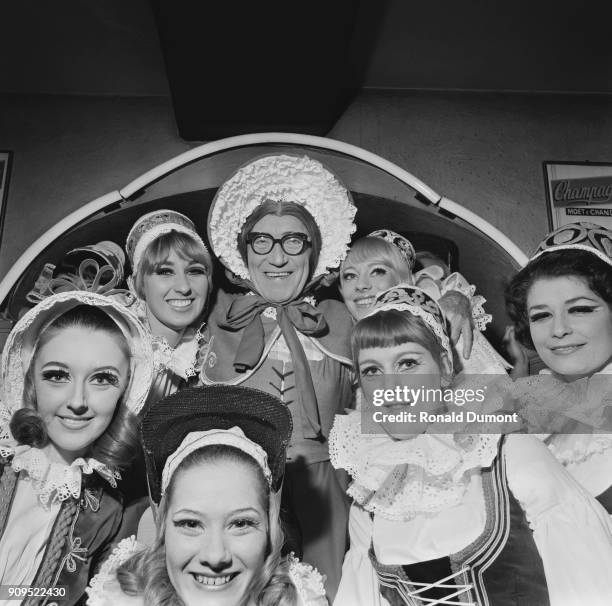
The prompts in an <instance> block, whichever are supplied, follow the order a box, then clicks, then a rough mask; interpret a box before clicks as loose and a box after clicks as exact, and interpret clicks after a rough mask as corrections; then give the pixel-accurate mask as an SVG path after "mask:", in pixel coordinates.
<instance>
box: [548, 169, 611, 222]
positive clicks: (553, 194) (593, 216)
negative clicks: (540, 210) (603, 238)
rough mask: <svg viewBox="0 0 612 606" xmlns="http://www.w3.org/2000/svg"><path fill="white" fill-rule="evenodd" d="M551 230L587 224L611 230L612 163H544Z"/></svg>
mask: <svg viewBox="0 0 612 606" xmlns="http://www.w3.org/2000/svg"><path fill="white" fill-rule="evenodd" d="M544 180H545V183H546V201H547V207H548V220H549V223H550V227H551V229H557V227H561V226H562V225H566V224H567V223H575V222H576V221H587V222H589V223H598V224H600V225H603V226H604V227H606V228H608V229H612V162H611V163H608V162H544Z"/></svg>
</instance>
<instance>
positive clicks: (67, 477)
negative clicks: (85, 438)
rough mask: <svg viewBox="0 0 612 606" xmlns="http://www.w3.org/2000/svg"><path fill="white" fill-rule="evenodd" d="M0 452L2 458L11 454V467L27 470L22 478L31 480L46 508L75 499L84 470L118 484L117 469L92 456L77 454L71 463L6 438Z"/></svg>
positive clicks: (17, 469) (114, 484)
mask: <svg viewBox="0 0 612 606" xmlns="http://www.w3.org/2000/svg"><path fill="white" fill-rule="evenodd" d="M0 456H2V457H3V458H5V459H8V458H11V457H12V459H11V462H10V466H11V468H12V469H13V471H15V472H16V473H20V472H24V473H25V474H27V475H26V478H25V479H26V480H29V481H31V482H32V487H33V488H34V491H35V492H36V494H37V495H38V499H39V501H40V503H41V505H42V506H43V507H44V508H45V509H47V508H48V507H50V506H51V505H53V504H55V503H58V502H60V501H65V500H66V499H69V498H70V497H73V498H75V499H78V498H79V497H80V496H81V484H82V474H83V473H85V474H88V475H89V474H92V473H93V472H94V471H95V472H97V473H98V474H99V475H100V476H101V477H102V478H104V479H105V480H106V481H107V482H108V483H109V484H110V485H111V486H113V488H114V487H116V486H117V480H120V479H121V475H120V474H119V472H117V471H113V470H111V469H109V468H108V467H107V466H106V465H104V464H103V463H100V461H97V460H96V459H94V458H91V457H89V458H87V459H84V458H81V457H79V458H78V459H75V460H74V461H73V462H72V463H71V464H70V465H66V464H64V463H52V462H50V461H49V459H48V457H47V454H46V453H45V452H44V451H42V450H41V449H39V448H33V447H31V446H19V445H15V444H10V443H6V442H3V443H0Z"/></svg>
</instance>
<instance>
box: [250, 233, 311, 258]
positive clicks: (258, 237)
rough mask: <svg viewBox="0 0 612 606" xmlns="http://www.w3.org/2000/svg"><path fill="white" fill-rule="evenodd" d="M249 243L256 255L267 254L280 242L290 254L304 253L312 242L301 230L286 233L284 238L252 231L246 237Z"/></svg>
mask: <svg viewBox="0 0 612 606" xmlns="http://www.w3.org/2000/svg"><path fill="white" fill-rule="evenodd" d="M246 241H247V244H250V245H251V250H252V251H253V252H254V253H255V254H256V255H267V254H268V253H269V252H270V251H271V250H272V249H273V248H274V245H275V244H280V245H281V248H282V249H283V251H285V252H286V253H287V254H288V255H291V256H295V255H300V254H302V253H303V252H304V251H305V250H306V249H307V248H309V247H310V246H311V245H312V243H311V242H310V240H309V239H308V236H307V235H306V234H301V233H299V232H296V233H291V234H285V235H284V236H283V237H282V238H273V237H272V236H271V235H270V234H265V233H259V232H254V231H252V232H251V233H250V234H249V235H248V236H247V238H246Z"/></svg>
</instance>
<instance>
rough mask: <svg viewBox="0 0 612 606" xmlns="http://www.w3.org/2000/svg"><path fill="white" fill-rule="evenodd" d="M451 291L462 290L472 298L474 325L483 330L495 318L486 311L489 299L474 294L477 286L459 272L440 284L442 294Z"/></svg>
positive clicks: (462, 292) (461, 291)
mask: <svg viewBox="0 0 612 606" xmlns="http://www.w3.org/2000/svg"><path fill="white" fill-rule="evenodd" d="M451 291H456V292H460V293H461V294H463V295H465V296H466V297H467V298H468V299H469V300H470V306H471V309H472V320H473V321H474V325H475V326H476V328H478V330H480V331H481V332H482V331H483V330H486V328H487V324H489V322H491V321H492V320H493V316H492V315H491V314H488V313H485V310H484V304H485V303H486V302H487V300H486V299H485V298H484V297H483V296H482V295H475V294H474V293H475V292H476V286H474V285H473V284H470V283H469V282H468V281H467V280H466V279H465V278H464V277H463V276H462V275H461V274H460V273H459V272H454V273H452V274H451V275H450V276H448V278H446V279H445V280H444V281H443V282H442V284H441V285H440V296H443V295H445V294H446V293H447V292H451Z"/></svg>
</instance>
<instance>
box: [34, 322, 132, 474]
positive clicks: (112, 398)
mask: <svg viewBox="0 0 612 606" xmlns="http://www.w3.org/2000/svg"><path fill="white" fill-rule="evenodd" d="M129 369H130V366H129V358H128V356H127V354H126V351H125V343H123V342H121V339H120V337H118V336H117V335H114V334H110V333H108V332H106V331H103V330H89V329H86V328H81V327H76V326H75V327H70V328H64V329H62V330H59V331H58V332H57V334H54V335H53V336H52V337H51V338H50V339H49V340H48V341H46V342H45V343H44V344H43V345H41V347H40V349H39V350H38V352H37V353H36V356H35V358H34V362H33V379H34V389H35V392H36V408H37V410H38V414H39V415H40V417H41V418H42V420H43V421H44V423H45V425H46V427H47V433H48V435H49V439H50V445H49V449H50V452H52V453H53V454H54V455H55V456H56V457H57V456H59V459H60V460H63V461H65V462H67V463H71V462H72V461H73V460H74V459H75V458H77V457H79V456H82V455H83V454H84V453H85V452H86V451H87V449H88V448H89V447H90V446H91V445H92V444H93V443H94V442H95V441H96V440H97V439H98V438H99V437H100V436H101V435H102V434H103V433H104V431H105V430H106V428H107V427H108V426H109V424H110V422H111V420H112V418H113V415H114V414H115V409H116V407H117V403H118V402H119V399H120V398H121V396H122V395H123V392H124V391H125V388H126V385H127V383H128V379H129Z"/></svg>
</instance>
